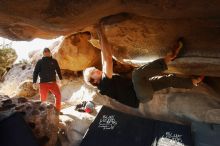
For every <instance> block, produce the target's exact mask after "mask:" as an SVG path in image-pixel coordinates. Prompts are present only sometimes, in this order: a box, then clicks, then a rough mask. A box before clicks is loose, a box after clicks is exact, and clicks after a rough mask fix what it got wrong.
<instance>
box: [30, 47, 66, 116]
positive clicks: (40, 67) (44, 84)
mask: <svg viewBox="0 0 220 146" xmlns="http://www.w3.org/2000/svg"><path fill="white" fill-rule="evenodd" d="M56 73H57V74H58V76H59V79H60V80H62V75H61V72H60V67H59V65H58V62H57V60H56V59H54V58H52V55H51V52H50V49H49V48H44V50H43V57H42V59H40V60H38V62H37V64H36V66H35V69H34V73H33V88H34V89H37V83H36V82H37V78H38V75H39V76H40V90H39V91H40V98H41V101H42V102H44V101H46V99H47V95H48V92H49V91H50V92H51V93H52V94H54V95H55V97H56V109H57V111H58V112H60V108H61V93H60V89H59V87H58V85H57V83H56Z"/></svg>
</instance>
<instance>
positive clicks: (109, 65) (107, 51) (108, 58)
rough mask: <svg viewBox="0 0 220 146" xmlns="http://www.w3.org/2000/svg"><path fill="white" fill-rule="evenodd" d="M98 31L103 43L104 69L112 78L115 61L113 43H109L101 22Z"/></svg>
mask: <svg viewBox="0 0 220 146" xmlns="http://www.w3.org/2000/svg"><path fill="white" fill-rule="evenodd" d="M97 33H98V37H99V40H100V44H101V56H102V71H103V73H104V74H105V76H107V77H108V78H112V74H113V62H112V45H111V44H109V42H108V40H107V38H106V36H105V33H104V30H103V26H102V25H101V24H99V25H98V26H97Z"/></svg>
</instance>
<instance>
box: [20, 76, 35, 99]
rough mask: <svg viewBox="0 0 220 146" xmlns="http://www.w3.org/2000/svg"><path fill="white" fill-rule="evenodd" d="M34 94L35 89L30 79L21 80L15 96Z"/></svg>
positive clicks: (30, 95) (31, 95)
mask: <svg viewBox="0 0 220 146" xmlns="http://www.w3.org/2000/svg"><path fill="white" fill-rule="evenodd" d="M36 94H37V90H34V89H33V82H32V80H26V81H23V82H21V83H20V85H19V86H18V88H17V91H16V96H18V97H33V96H34V95H36Z"/></svg>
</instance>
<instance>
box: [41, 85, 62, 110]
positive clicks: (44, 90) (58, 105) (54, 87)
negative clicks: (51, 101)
mask: <svg viewBox="0 0 220 146" xmlns="http://www.w3.org/2000/svg"><path fill="white" fill-rule="evenodd" d="M49 91H50V92H51V93H52V94H53V95H55V97H56V109H57V110H58V111H60V108H61V94H60V89H59V87H58V85H57V83H56V82H52V83H40V97H41V101H42V102H44V101H46V100H47V95H48V92H49Z"/></svg>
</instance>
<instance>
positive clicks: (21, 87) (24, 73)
mask: <svg viewBox="0 0 220 146" xmlns="http://www.w3.org/2000/svg"><path fill="white" fill-rule="evenodd" d="M32 74H33V67H32V65H30V64H22V63H21V64H16V65H14V66H13V67H12V68H11V69H10V70H9V72H8V73H7V74H6V75H5V77H4V82H2V83H0V93H3V94H6V95H9V96H10V97H14V96H19V95H21V96H27V97H30V96H31V95H34V93H35V94H36V93H37V91H34V90H33V88H32V85H31V84H32V83H31V82H32Z"/></svg>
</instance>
